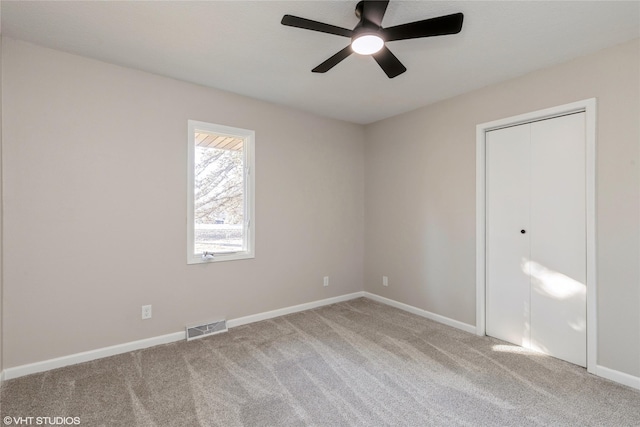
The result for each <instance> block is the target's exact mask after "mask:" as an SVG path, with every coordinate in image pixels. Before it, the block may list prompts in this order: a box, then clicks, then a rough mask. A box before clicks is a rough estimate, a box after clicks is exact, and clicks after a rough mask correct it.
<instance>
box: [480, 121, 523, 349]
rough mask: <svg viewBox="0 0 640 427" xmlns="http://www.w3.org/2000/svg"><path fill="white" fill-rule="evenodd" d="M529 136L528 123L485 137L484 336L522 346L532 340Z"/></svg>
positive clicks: (496, 131)
mask: <svg viewBox="0 0 640 427" xmlns="http://www.w3.org/2000/svg"><path fill="white" fill-rule="evenodd" d="M529 138H530V131H529V126H528V125H525V126H514V127H510V128H506V129H500V130H495V131H491V132H488V133H487V134H486V150H487V151H486V159H487V168H486V170H487V177H486V197H487V202H486V206H487V216H486V218H487V224H486V233H487V238H486V242H487V248H486V254H487V255H486V259H487V268H486V272H487V278H486V280H487V284H488V286H487V288H486V310H485V312H486V333H487V335H491V336H493V337H496V338H500V339H502V340H505V341H508V342H511V343H514V344H517V345H524V346H526V345H527V344H528V340H529V336H530V334H529V292H530V277H529V273H528V271H527V270H526V269H527V268H528V265H527V264H526V261H527V260H528V259H529V246H530V245H529V235H530V234H529V233H528V232H527V230H528V228H529V211H530V197H529V181H530V171H529V167H528V164H529V158H530V149H529ZM523 231H524V233H523Z"/></svg>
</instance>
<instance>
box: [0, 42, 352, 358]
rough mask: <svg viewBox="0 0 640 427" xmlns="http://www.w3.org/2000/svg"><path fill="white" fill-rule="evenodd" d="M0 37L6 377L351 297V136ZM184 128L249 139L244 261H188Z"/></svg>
mask: <svg viewBox="0 0 640 427" xmlns="http://www.w3.org/2000/svg"><path fill="white" fill-rule="evenodd" d="M3 42H4V44H3V52H2V54H3V60H4V61H3V67H4V69H3V71H4V75H3V89H4V91H3V93H2V96H3V102H4V106H5V108H4V111H3V113H4V115H3V122H4V135H3V150H4V165H5V169H4V186H5V193H4V208H5V211H4V214H5V216H4V230H5V235H4V244H5V248H7V250H6V251H5V253H4V261H5V264H4V267H5V271H4V277H5V282H4V300H5V303H6V304H5V307H4V308H5V310H4V313H3V315H4V327H5V332H6V333H5V334H4V337H3V341H4V349H5V358H4V367H5V369H6V368H10V367H15V366H18V365H22V364H27V363H32V362H37V361H42V360H46V359H50V358H55V357H59V356H64V355H69V354H73V353H77V352H82V351H86V350H92V349H96V348H101V347H105V346H110V345H114V344H120V343H125V342H129V341H133V340H139V339H143V338H149V337H154V336H158V335H163V334H167V333H172V332H178V331H181V330H183V328H184V326H185V324H187V323H191V322H195V321H199V320H207V319H215V318H217V317H218V316H226V317H227V318H228V319H232V318H238V317H241V316H245V315H250V314H255V313H261V312H264V311H268V310H273V309H278V308H282V307H288V306H291V305H295V304H300V303H305V302H310V301H315V300H319V299H323V298H329V297H333V296H338V295H344V294H348V293H351V292H355V291H361V290H362V287H363V259H364V254H363V241H364V237H363V231H364V228H363V227H364V226H363V216H364V211H363V209H364V199H363V196H364V193H363V192H364V181H363V179H364V154H363V153H364V151H363V150H364V146H363V143H364V140H363V137H364V131H363V128H362V126H359V125H353V124H348V123H345V122H340V121H336V120H330V119H324V118H319V117H317V116H313V115H309V114H305V113H301V112H297V111H294V110H290V109H285V108H282V107H278V106H275V105H272V104H268V103H265V102H260V101H256V100H252V99H249V98H244V97H241V96H237V95H233V94H229V93H225V92H221V91H218V90H213V89H208V88H204V87H200V86H196V85H192V84H188V83H183V82H179V81H175V80H171V79H167V78H164V77H159V76H155V75H151V74H147V73H143V72H138V71H134V70H131V69H126V68H122V67H118V66H114V65H109V64H105V63H101V62H97V61H94V60H89V59H86V58H82V57H78V56H74V55H69V54H66V53H62V52H58V51H54V50H48V49H44V48H40V47H37V46H34V45H31V44H27V43H23V42H19V41H14V40H11V39H6V38H5V40H4V41H3ZM188 119H195V120H202V121H208V122H213V123H218V124H224V125H229V126H235V127H240V128H246V129H253V130H255V132H256V189H257V192H256V216H257V220H256V258H255V259H253V260H242V261H231V262H226V263H216V264H206V265H187V264H186V197H187V196H186V189H187V182H186V177H187V170H186V166H187V120H188ZM325 275H328V276H330V286H329V287H326V288H325V287H323V286H322V277H323V276H325ZM143 304H152V305H153V319H151V320H145V321H142V320H141V319H140V307H141V305H143Z"/></svg>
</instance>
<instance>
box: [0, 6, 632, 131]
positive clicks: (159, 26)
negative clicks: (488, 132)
mask: <svg viewBox="0 0 640 427" xmlns="http://www.w3.org/2000/svg"><path fill="white" fill-rule="evenodd" d="M356 3H357V1H356V0H353V1H341V0H340V1H335V0H333V1H177V2H173V1H162V2H160V1H144V2H142V1H104V2H95V1H80V2H79V1H71V2H61V1H44V2H38V1H7V0H3V1H2V3H1V6H0V7H1V14H2V22H1V30H2V35H4V36H9V37H12V38H16V39H21V40H26V41H30V42H33V43H36V44H39V45H42V46H46V47H51V48H54V49H58V50H62V51H67V52H72V53H76V54H79V55H84V56H88V57H92V58H96V59H100V60H103V61H107V62H111V63H115V64H120V65H124V66H127V67H132V68H136V69H140V70H145V71H149V72H152V73H156V74H160V75H164V76H169V77H173V78H176V79H180V80H184V81H188V82H193V83H198V84H201V85H205V86H210V87H215V88H219V89H223V90H227V91H231V92H235V93H239V94H243V95H247V96H250V97H253V98H258V99H262V100H266V101H270V102H274V103H277V104H281V105H287V106H290V107H294V108H297V109H301V110H305V111H310V112H313V113H317V114H320V115H324V116H328V117H333V118H338V119H342V120H346V121H351V122H355V123H371V122H374V121H377V120H380V119H383V118H386V117H390V116H394V115H397V114H400V113H403V112H406V111H410V110H413V109H415V108H418V107H421V106H424V105H428V104H431V103H434V102H436V101H439V100H442V99H446V98H450V97H453V96H456V95H459V94H461V93H464V92H468V91H470V90H473V89H477V88H480V87H483V86H487V85H489V84H492V83H496V82H499V81H503V80H506V79H509V78H513V77H516V76H518V75H522V74H525V73H528V72H530V71H533V70H536V69H540V68H545V67H548V66H550V65H553V64H556V63H560V62H563V61H566V60H569V59H571V58H575V57H578V56H581V55H585V54H588V53H590V52H594V51H597V50H599V49H602V48H605V47H608V46H612V45H615V44H619V43H622V42H624V41H627V40H631V39H633V38H637V37H640V2H638V1H628V2H613V1H568V2H564V1H549V2H543V1H518V2H504V1H491V2H484V1H470V2H468V1H394V0H391V2H390V4H389V7H388V9H387V13H386V15H385V17H384V20H383V23H382V25H383V26H384V27H388V26H392V25H398V24H403V23H406V22H410V21H416V20H422V19H426V18H431V17H434V16H439V15H444V14H449V13H455V12H463V13H464V16H465V20H464V25H463V29H462V32H461V33H460V34H457V35H449V36H443V37H433V38H425V39H416V40H403V41H395V42H390V43H388V46H389V48H390V49H391V50H392V52H393V53H394V54H395V55H396V56H397V57H398V58H399V59H400V60H401V61H402V62H403V63H404V65H405V66H406V67H407V69H408V71H407V72H406V73H404V74H402V75H400V76H398V77H396V78H394V79H388V78H387V77H386V75H385V74H384V73H383V72H382V70H381V69H380V68H379V67H378V65H377V64H376V63H375V62H374V60H373V58H370V57H362V56H359V55H355V54H354V55H351V56H350V57H349V58H347V59H346V60H345V61H343V62H342V63H340V64H338V65H337V66H336V67H335V68H334V69H332V70H330V71H329V72H328V73H326V74H316V73H311V69H312V68H313V67H315V66H316V65H318V64H320V63H321V62H323V61H324V60H325V59H327V58H328V57H330V56H331V55H333V54H334V53H336V52H337V51H338V50H340V49H342V48H343V47H345V46H347V44H348V43H349V39H347V38H344V37H340V36H334V35H330V34H323V33H318V32H313V31H307V30H302V29H298V28H291V27H285V26H283V25H281V24H280V20H281V19H282V16H283V15H284V14H291V15H296V16H301V17H304V18H308V19H313V20H316V21H322V22H326V23H330V24H333V25H338V26H341V27H345V28H353V27H354V26H355V25H356V24H357V22H358V19H357V18H356V16H355V14H354V12H353V11H354V8H355V4H356Z"/></svg>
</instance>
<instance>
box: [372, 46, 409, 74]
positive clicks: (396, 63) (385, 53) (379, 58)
mask: <svg viewBox="0 0 640 427" xmlns="http://www.w3.org/2000/svg"><path fill="white" fill-rule="evenodd" d="M371 56H373V59H375V60H376V62H377V63H378V65H380V68H382V71H384V72H385V74H386V75H387V76H388V77H389V78H390V79H392V78H394V77H396V76H398V75H400V74H402V73H404V72H405V71H407V68H406V67H405V66H404V65H402V62H400V60H399V59H398V58H396V56H395V55H394V54H393V53H391V51H390V50H389V48H387V47H386V46H383V47H382V49H381V50H380V51H379V52H378V53H374V54H373V55H371Z"/></svg>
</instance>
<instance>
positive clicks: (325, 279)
mask: <svg viewBox="0 0 640 427" xmlns="http://www.w3.org/2000/svg"><path fill="white" fill-rule="evenodd" d="M322 286H329V276H324V282H323V283H322Z"/></svg>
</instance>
